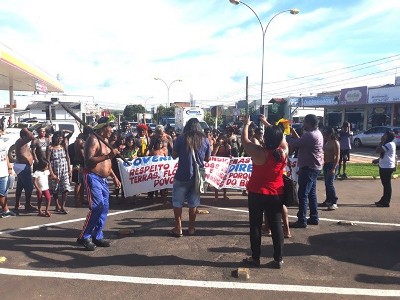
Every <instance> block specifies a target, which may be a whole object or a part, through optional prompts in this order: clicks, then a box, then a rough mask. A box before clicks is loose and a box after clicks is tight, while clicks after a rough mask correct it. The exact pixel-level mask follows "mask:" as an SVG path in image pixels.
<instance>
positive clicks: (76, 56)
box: [0, 0, 400, 107]
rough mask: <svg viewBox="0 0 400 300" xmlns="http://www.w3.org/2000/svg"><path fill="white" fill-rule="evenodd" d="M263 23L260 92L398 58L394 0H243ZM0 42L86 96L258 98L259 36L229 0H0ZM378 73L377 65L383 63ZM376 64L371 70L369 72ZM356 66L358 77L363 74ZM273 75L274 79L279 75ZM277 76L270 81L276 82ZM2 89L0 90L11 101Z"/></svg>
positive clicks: (390, 68)
mask: <svg viewBox="0 0 400 300" xmlns="http://www.w3.org/2000/svg"><path fill="white" fill-rule="evenodd" d="M245 2H246V3H247V4H248V5H249V6H251V7H252V8H253V9H254V11H256V12H257V14H258V15H259V17H260V19H261V20H262V23H263V24H264V26H265V25H266V24H267V23H268V21H269V20H270V19H271V17H272V16H274V15H275V14H276V13H278V12H280V11H283V10H287V9H291V8H298V9H299V10H300V14H298V15H290V14H289V13H285V14H282V15H279V16H278V17H276V18H275V19H274V20H273V21H272V22H271V24H270V26H269V27H268V31H267V33H266V38H265V64H264V66H265V78H264V99H266V100H268V99H270V98H272V97H287V96H298V95H300V94H302V95H309V94H315V93H318V92H321V91H326V90H337V89H341V88H346V87H354V86H362V85H369V86H372V85H380V84H386V83H394V78H395V74H396V68H397V67H398V66H399V62H400V57H393V58H391V59H386V60H381V61H379V62H376V63H374V64H372V63H371V64H366V65H364V67H365V68H363V69H362V70H357V69H359V68H350V69H343V70H341V71H337V72H330V73H326V74H321V75H318V76H315V77H307V78H303V79H295V80H291V81H285V80H287V79H294V78H299V77H303V76H308V75H313V74H319V73H323V72H329V71H333V70H337V69H342V68H346V67H349V66H353V65H356V64H361V63H365V62H369V61H374V60H378V59H381V58H386V57H390V56H394V55H397V54H400V40H399V39H398V38H397V35H398V28H400V18H399V17H398V15H399V13H400V1H397V0H380V1H376V0H350V1H349V0H336V1H329V0H300V1H289V0H288V1H285V0H281V1H278V0H273V1H260V0H247V1H245ZM0 37H1V38H0V42H1V43H3V44H5V45H7V46H9V47H10V48H12V49H13V50H14V51H16V52H18V53H20V54H21V55H23V56H24V57H26V58H27V59H29V60H30V61H32V62H33V63H35V64H36V65H38V66H40V67H41V68H43V69H44V70H46V71H47V72H48V73H50V74H51V75H53V76H56V74H60V76H61V81H62V83H63V85H64V87H65V92H66V94H72V95H89V96H94V97H95V99H96V100H97V101H98V102H99V103H101V104H103V105H104V106H107V105H111V104H112V105H113V107H124V106H125V105H126V104H131V103H142V102H143V99H147V98H149V97H153V98H152V99H151V100H149V101H148V103H147V105H148V107H150V106H153V105H158V104H164V103H165V102H166V97H167V89H166V87H165V85H164V84H163V83H162V82H160V81H155V80H154V77H159V78H162V79H164V80H165V81H166V82H167V84H168V83H170V82H172V81H174V80H175V79H182V82H176V83H174V84H173V85H172V86H171V89H170V101H171V102H174V101H187V100H189V97H190V94H193V97H194V99H196V100H197V101H198V103H199V104H200V105H215V103H219V104H225V105H229V104H233V103H234V102H235V101H238V100H241V99H243V98H244V96H245V89H244V87H245V77H246V76H249V82H250V90H249V94H250V98H251V99H258V98H259V93H260V79H261V78H260V77H261V46H262V35H261V29H260V25H259V23H258V21H257V19H256V17H255V16H254V15H253V13H252V12H251V11H250V10H249V9H248V8H247V7H246V6H244V5H243V4H239V5H236V6H235V5H232V4H231V3H229V1H228V0H208V1H196V0H185V1H182V0H152V1H135V0H134V1H121V0H115V1H113V2H110V1H103V0H101V1H92V0H87V1H78V0H70V1H61V0H60V1H48V0H46V1H45V0H37V1H29V0H2V1H1V2H0ZM378 72H379V73H378ZM373 73H375V74H373ZM361 76H362V77H361ZM277 81H280V82H277ZM271 82H275V83H271ZM7 99H8V98H7V95H6V94H4V95H3V94H1V98H0V100H1V101H3V102H7V101H8V100H7Z"/></svg>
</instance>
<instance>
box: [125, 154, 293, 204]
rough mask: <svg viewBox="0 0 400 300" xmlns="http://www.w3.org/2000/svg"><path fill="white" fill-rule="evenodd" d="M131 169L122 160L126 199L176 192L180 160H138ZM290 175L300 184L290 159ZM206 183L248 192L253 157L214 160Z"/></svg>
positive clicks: (168, 158) (134, 161)
mask: <svg viewBox="0 0 400 300" xmlns="http://www.w3.org/2000/svg"><path fill="white" fill-rule="evenodd" d="M130 163H131V164H130V165H128V164H126V163H124V162H123V161H122V160H121V159H118V165H119V171H120V175H121V182H122V186H123V188H124V195H125V197H131V196H134V195H138V194H142V193H147V192H152V191H157V190H162V189H170V188H172V185H173V182H174V175H175V173H176V169H177V168H178V159H172V157H170V156H146V157H138V158H136V159H134V160H132V161H131V162H130ZM290 165H291V168H287V170H286V171H287V173H288V175H290V176H292V178H293V180H294V181H297V159H295V158H294V159H293V158H292V159H290ZM205 168H206V180H207V182H208V183H209V184H210V185H211V186H213V187H214V188H217V189H223V188H227V189H235V190H245V189H246V185H247V182H248V181H249V179H250V176H251V171H252V161H251V158H250V157H237V158H229V157H217V156H211V158H210V161H209V162H207V163H205Z"/></svg>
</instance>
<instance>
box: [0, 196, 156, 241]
mask: <svg viewBox="0 0 400 300" xmlns="http://www.w3.org/2000/svg"><path fill="white" fill-rule="evenodd" d="M160 205H162V204H161V203H158V204H152V205H149V206H144V207H138V208H134V209H129V210H120V211H116V212H112V213H109V214H108V215H107V216H115V215H120V214H126V213H130V212H133V211H138V210H144V209H147V208H152V207H156V206H160ZM84 220H86V217H84V218H79V219H73V220H65V221H60V222H55V223H47V224H40V225H34V226H29V227H22V228H16V229H10V230H5V231H0V235H2V234H9V233H14V232H18V231H24V230H32V229H39V228H43V227H51V226H56V225H62V224H68V223H74V222H79V221H84Z"/></svg>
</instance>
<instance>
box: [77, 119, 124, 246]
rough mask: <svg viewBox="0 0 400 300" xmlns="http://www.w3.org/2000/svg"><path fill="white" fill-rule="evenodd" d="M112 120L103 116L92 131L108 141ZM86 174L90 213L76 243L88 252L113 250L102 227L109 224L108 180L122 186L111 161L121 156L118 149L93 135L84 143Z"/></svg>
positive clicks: (116, 185)
mask: <svg viewBox="0 0 400 300" xmlns="http://www.w3.org/2000/svg"><path fill="white" fill-rule="evenodd" d="M112 121H113V120H112V119H111V118H109V117H101V118H100V119H99V120H98V124H97V125H96V126H95V127H94V128H93V129H94V130H96V131H97V133H98V134H99V135H100V136H101V137H102V138H103V139H104V140H105V141H106V142H107V141H108V139H109V138H110V136H111V133H112V130H113V129H112V128H113V127H114V123H113V122H112ZM84 153H85V172H84V177H85V179H84V181H85V184H86V188H87V194H88V200H89V209H90V211H89V213H88V215H87V216H86V221H85V223H84V225H83V229H82V231H81V234H80V235H79V237H78V239H77V243H78V244H80V245H82V246H83V247H85V248H86V249H87V250H89V251H94V250H95V249H96V246H97V247H110V242H108V241H107V240H105V239H104V236H103V228H104V225H105V223H106V219H107V213H108V207H109V196H110V191H109V188H108V182H107V178H108V177H109V176H111V178H112V179H113V182H114V185H115V187H117V188H119V187H120V186H121V183H120V181H119V180H118V178H117V177H116V176H115V174H114V172H113V170H112V168H111V158H113V157H115V156H117V155H119V154H120V153H119V151H118V149H115V148H114V149H113V150H112V151H110V149H109V148H108V147H107V146H106V145H105V144H104V143H102V142H101V141H100V139H99V138H97V137H96V136H95V135H94V134H90V135H89V138H88V139H87V140H86V142H85V149H84Z"/></svg>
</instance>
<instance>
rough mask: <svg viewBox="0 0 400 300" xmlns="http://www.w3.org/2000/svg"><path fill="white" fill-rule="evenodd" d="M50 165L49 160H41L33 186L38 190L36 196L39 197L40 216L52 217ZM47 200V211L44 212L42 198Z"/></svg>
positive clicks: (34, 175)
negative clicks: (50, 210)
mask: <svg viewBox="0 0 400 300" xmlns="http://www.w3.org/2000/svg"><path fill="white" fill-rule="evenodd" d="M49 175H50V171H49V163H48V162H47V160H40V161H39V162H38V164H37V169H36V171H35V172H34V173H33V175H32V177H33V185H34V186H35V188H36V195H37V197H38V211H39V213H38V216H41V217H50V216H51V215H50V212H49V207H50V202H51V196H50V190H49ZM43 196H44V197H45V199H46V210H45V211H44V212H43V211H42V197H43Z"/></svg>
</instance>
